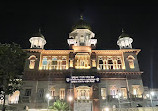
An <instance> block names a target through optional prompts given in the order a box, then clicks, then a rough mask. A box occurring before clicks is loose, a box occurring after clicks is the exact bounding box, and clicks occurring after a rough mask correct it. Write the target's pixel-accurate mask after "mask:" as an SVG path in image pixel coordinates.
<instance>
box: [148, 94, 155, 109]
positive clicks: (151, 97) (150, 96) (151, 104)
mask: <svg viewBox="0 0 158 111" xmlns="http://www.w3.org/2000/svg"><path fill="white" fill-rule="evenodd" d="M154 94H155V93H154V92H153V91H151V92H150V94H149V95H150V101H151V107H153V100H152V96H154Z"/></svg>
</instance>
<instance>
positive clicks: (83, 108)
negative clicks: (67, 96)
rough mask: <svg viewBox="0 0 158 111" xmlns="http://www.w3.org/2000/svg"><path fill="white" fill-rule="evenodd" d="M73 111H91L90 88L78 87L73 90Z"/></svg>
mask: <svg viewBox="0 0 158 111" xmlns="http://www.w3.org/2000/svg"><path fill="white" fill-rule="evenodd" d="M74 94H75V95H74V96H75V101H74V111H92V101H91V98H92V88H91V87H89V86H78V87H76V88H75V89H74Z"/></svg>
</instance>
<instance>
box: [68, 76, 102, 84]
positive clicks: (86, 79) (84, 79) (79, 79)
mask: <svg viewBox="0 0 158 111" xmlns="http://www.w3.org/2000/svg"><path fill="white" fill-rule="evenodd" d="M66 82H67V83H99V82H100V78H99V77H97V76H70V77H67V78H66Z"/></svg>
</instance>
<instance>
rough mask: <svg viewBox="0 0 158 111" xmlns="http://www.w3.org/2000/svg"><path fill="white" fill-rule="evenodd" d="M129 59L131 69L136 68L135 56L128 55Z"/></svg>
mask: <svg viewBox="0 0 158 111" xmlns="http://www.w3.org/2000/svg"><path fill="white" fill-rule="evenodd" d="M127 60H128V62H129V67H130V68H131V69H134V68H135V66H134V60H135V58H134V57H133V56H132V55H129V56H128V57H127Z"/></svg>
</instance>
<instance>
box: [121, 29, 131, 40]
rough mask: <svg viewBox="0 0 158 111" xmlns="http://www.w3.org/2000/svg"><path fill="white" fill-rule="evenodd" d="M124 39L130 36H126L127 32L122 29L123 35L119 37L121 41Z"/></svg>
mask: <svg viewBox="0 0 158 111" xmlns="http://www.w3.org/2000/svg"><path fill="white" fill-rule="evenodd" d="M124 37H130V36H129V35H128V34H126V33H125V31H124V30H123V29H122V34H121V35H120V36H119V39H120V38H124Z"/></svg>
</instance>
